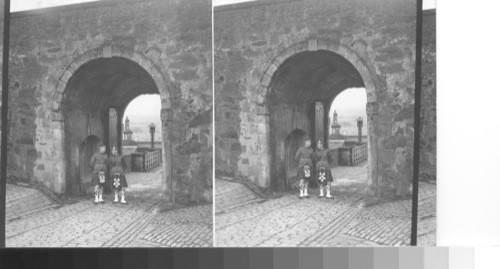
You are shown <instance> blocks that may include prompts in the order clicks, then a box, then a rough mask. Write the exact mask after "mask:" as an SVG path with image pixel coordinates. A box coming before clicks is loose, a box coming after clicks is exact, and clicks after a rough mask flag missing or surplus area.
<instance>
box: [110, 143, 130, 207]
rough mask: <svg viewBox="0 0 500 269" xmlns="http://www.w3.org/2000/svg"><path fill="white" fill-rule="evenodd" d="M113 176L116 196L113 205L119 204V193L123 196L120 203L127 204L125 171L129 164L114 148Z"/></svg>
mask: <svg viewBox="0 0 500 269" xmlns="http://www.w3.org/2000/svg"><path fill="white" fill-rule="evenodd" d="M111 154H112V156H111V158H110V159H111V175H112V177H113V180H112V182H111V188H112V189H113V192H114V194H115V200H114V201H113V203H118V193H120V194H121V200H120V203H122V204H126V203H127V202H126V201H125V188H126V187H127V186H128V185H127V180H126V179H125V169H126V168H127V163H126V162H125V159H124V158H123V156H122V155H120V154H118V149H117V148H116V146H113V148H112V150H111Z"/></svg>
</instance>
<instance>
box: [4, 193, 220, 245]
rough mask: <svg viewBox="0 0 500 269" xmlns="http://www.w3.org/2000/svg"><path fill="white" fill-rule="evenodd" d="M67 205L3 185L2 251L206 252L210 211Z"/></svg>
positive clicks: (143, 204) (145, 204) (135, 204)
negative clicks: (164, 249)
mask: <svg viewBox="0 0 500 269" xmlns="http://www.w3.org/2000/svg"><path fill="white" fill-rule="evenodd" d="M104 199H105V201H107V203H105V204H100V205H94V204H93V203H92V199H88V200H81V201H79V202H77V203H74V204H70V205H60V204H56V203H54V202H52V201H51V200H50V199H48V198H47V196H46V195H45V194H43V193H42V192H40V191H38V190H35V189H30V188H25V187H20V186H15V185H11V184H8V185H7V213H6V216H7V219H6V246H7V247H209V246H212V205H202V206H196V207H188V208H182V209H176V210H172V211H166V212H157V209H156V208H157V207H156V205H157V203H158V200H154V199H150V200H148V199H141V198H136V197H134V196H129V198H128V204H126V205H123V204H113V203H111V199H112V197H111V195H105V197H104Z"/></svg>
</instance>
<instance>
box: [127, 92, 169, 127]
mask: <svg viewBox="0 0 500 269" xmlns="http://www.w3.org/2000/svg"><path fill="white" fill-rule="evenodd" d="M160 110H161V99H160V96H159V95H158V94H146V95H140V96H138V97H137V98H135V99H134V100H132V102H130V104H129V105H128V106H127V108H126V109H125V113H124V117H123V119H125V118H126V117H129V118H130V120H132V119H135V120H146V119H148V121H151V122H159V121H160Z"/></svg>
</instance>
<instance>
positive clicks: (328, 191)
mask: <svg viewBox="0 0 500 269" xmlns="http://www.w3.org/2000/svg"><path fill="white" fill-rule="evenodd" d="M326 197H328V198H330V197H332V196H331V195H330V189H326Z"/></svg>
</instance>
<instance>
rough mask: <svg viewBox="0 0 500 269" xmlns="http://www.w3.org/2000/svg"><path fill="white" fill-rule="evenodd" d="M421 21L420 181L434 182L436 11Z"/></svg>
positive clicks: (428, 13) (426, 15) (429, 11)
mask: <svg viewBox="0 0 500 269" xmlns="http://www.w3.org/2000/svg"><path fill="white" fill-rule="evenodd" d="M422 19H423V21H422V22H423V26H422V30H423V32H422V109H421V111H420V113H421V117H420V118H421V130H420V179H423V180H436V164H437V163H436V147H437V145H436V10H428V11H424V15H423V17H422Z"/></svg>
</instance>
